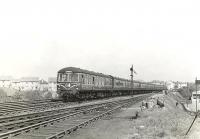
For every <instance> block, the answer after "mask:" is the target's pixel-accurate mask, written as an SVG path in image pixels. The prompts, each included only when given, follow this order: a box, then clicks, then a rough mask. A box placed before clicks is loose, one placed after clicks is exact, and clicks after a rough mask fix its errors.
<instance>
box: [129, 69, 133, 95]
mask: <svg viewBox="0 0 200 139" xmlns="http://www.w3.org/2000/svg"><path fill="white" fill-rule="evenodd" d="M130 71H131V75H130V76H131V90H132V94H133V65H132V66H131V68H130Z"/></svg>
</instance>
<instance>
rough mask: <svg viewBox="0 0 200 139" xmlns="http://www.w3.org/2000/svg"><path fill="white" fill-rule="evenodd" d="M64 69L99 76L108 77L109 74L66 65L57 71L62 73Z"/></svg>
mask: <svg viewBox="0 0 200 139" xmlns="http://www.w3.org/2000/svg"><path fill="white" fill-rule="evenodd" d="M66 71H72V72H73V73H85V74H91V75H96V76H101V77H108V78H110V77H111V76H110V75H106V74H103V73H98V72H94V71H89V70H85V69H81V68H76V67H66V68H63V69H61V70H59V71H58V73H64V72H66Z"/></svg>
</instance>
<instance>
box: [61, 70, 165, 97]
mask: <svg viewBox="0 0 200 139" xmlns="http://www.w3.org/2000/svg"><path fill="white" fill-rule="evenodd" d="M162 90H166V86H164V85H157V84H152V83H146V82H140V81H135V80H128V79H123V78H119V77H114V76H112V75H107V74H103V73H98V72H94V71H89V70H85V69H81V68H77V67H66V68H62V69H60V70H59V71H58V73H57V93H58V95H59V97H60V98H61V99H63V100H65V101H67V100H68V101H70V100H88V99H95V98H106V97H114V96H124V95H135V94H140V93H150V92H153V91H162Z"/></svg>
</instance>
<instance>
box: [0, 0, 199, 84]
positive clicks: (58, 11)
mask: <svg viewBox="0 0 200 139" xmlns="http://www.w3.org/2000/svg"><path fill="white" fill-rule="evenodd" d="M199 7H200V1H199V0H193V1H192V0H188V1H186V0H167V1H162V0H100V1H97V0H63V1H61V0H60V1H56V0H55V1H52V0H34V1H32V2H31V1H27V0H18V1H16V0H6V1H1V2H0V75H11V76H14V77H21V76H39V77H42V78H47V77H49V76H56V72H57V71H58V70H59V69H60V68H63V67H68V66H75V67H80V68H83V69H88V70H93V71H98V72H102V73H106V74H111V75H115V76H119V77H124V78H129V77H130V76H129V75H130V71H129V68H130V66H131V64H133V66H134V68H135V70H136V71H137V73H138V74H137V75H135V78H136V79H142V80H147V81H148V80H154V79H156V80H175V81H194V79H195V77H196V76H197V77H199V78H200V8H199Z"/></svg>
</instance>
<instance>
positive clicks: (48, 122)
mask: <svg viewBox="0 0 200 139" xmlns="http://www.w3.org/2000/svg"><path fill="white" fill-rule="evenodd" d="M148 96H149V95H141V96H136V97H132V98H128V99H127V98H126V99H122V100H114V101H110V100H109V101H104V102H102V103H96V104H87V105H82V106H76V107H65V108H58V109H54V110H46V111H43V112H33V113H29V114H23V115H16V116H7V117H2V118H0V138H2V139H7V138H15V139H29V138H30V139H40V138H41V139H46V138H47V139H57V138H61V137H62V136H64V135H66V134H70V133H71V132H73V131H75V130H77V129H78V128H81V127H83V126H86V125H87V124H89V123H90V122H93V121H95V120H98V119H99V118H101V117H103V116H105V115H107V114H110V113H112V112H113V111H115V110H117V109H120V108H121V107H124V106H127V105H129V104H133V103H136V102H138V101H141V100H143V99H144V98H146V97H148Z"/></svg>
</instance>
